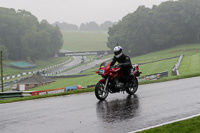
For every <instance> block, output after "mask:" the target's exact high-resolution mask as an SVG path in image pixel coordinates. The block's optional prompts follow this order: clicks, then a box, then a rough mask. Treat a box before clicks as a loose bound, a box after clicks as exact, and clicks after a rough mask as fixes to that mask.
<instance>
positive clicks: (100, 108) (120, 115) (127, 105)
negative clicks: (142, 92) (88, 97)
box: [96, 95, 139, 123]
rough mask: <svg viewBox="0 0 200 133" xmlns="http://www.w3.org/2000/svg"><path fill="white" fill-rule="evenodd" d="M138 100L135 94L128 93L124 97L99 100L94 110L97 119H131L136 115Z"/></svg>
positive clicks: (105, 120)
mask: <svg viewBox="0 0 200 133" xmlns="http://www.w3.org/2000/svg"><path fill="white" fill-rule="evenodd" d="M138 108H139V100H138V96H137V95H128V96H127V98H126V99H116V100H112V101H99V102H98V103H97V105H96V112H97V116H98V118H99V119H101V120H103V121H104V122H107V123H116V122H117V123H118V122H120V121H125V120H127V119H132V118H133V117H134V116H136V115H137V110H138Z"/></svg>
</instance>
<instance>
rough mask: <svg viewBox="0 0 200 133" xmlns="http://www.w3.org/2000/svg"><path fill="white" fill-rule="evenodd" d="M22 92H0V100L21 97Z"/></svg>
mask: <svg viewBox="0 0 200 133" xmlns="http://www.w3.org/2000/svg"><path fill="white" fill-rule="evenodd" d="M22 93H23V92H1V93H0V98H12V97H23V94H22Z"/></svg>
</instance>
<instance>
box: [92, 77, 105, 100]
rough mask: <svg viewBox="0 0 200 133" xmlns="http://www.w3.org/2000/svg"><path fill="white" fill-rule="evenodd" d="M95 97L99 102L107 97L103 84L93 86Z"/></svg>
mask: <svg viewBox="0 0 200 133" xmlns="http://www.w3.org/2000/svg"><path fill="white" fill-rule="evenodd" d="M95 95H96V97H97V99H99V100H101V101H102V100H105V99H106V98H107V96H108V89H107V88H105V83H104V82H100V81H99V82H98V83H97V84H96V86H95Z"/></svg>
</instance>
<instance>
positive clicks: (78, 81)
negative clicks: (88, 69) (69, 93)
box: [29, 74, 101, 91]
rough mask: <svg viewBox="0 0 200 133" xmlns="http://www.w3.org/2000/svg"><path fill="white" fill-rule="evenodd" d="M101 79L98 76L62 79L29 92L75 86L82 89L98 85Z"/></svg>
mask: <svg viewBox="0 0 200 133" xmlns="http://www.w3.org/2000/svg"><path fill="white" fill-rule="evenodd" d="M100 78H101V77H100V76H98V75H97V74H95V75H90V76H84V77H79V78H61V79H57V80H56V82H53V83H51V84H48V85H45V86H40V87H37V88H33V89H30V90H29V91H36V90H48V89H55V88H62V87H67V86H74V85H81V86H82V87H86V86H87V85H94V84H96V83H97V82H98V80H99V79H100Z"/></svg>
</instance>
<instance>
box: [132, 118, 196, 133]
mask: <svg viewBox="0 0 200 133" xmlns="http://www.w3.org/2000/svg"><path fill="white" fill-rule="evenodd" d="M197 116H200V114H196V115H192V116H188V117H185V118H181V119H177V120H174V121H170V122H166V123H162V124H158V125H155V126H151V127H147V128H143V129H139V130H136V131H132V132H128V133H136V132H141V131H144V130H148V129H151V128H156V127H160V126H164V125H167V124H171V123H174V122H179V121H183V120H187V119H191V118H194V117H197Z"/></svg>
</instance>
